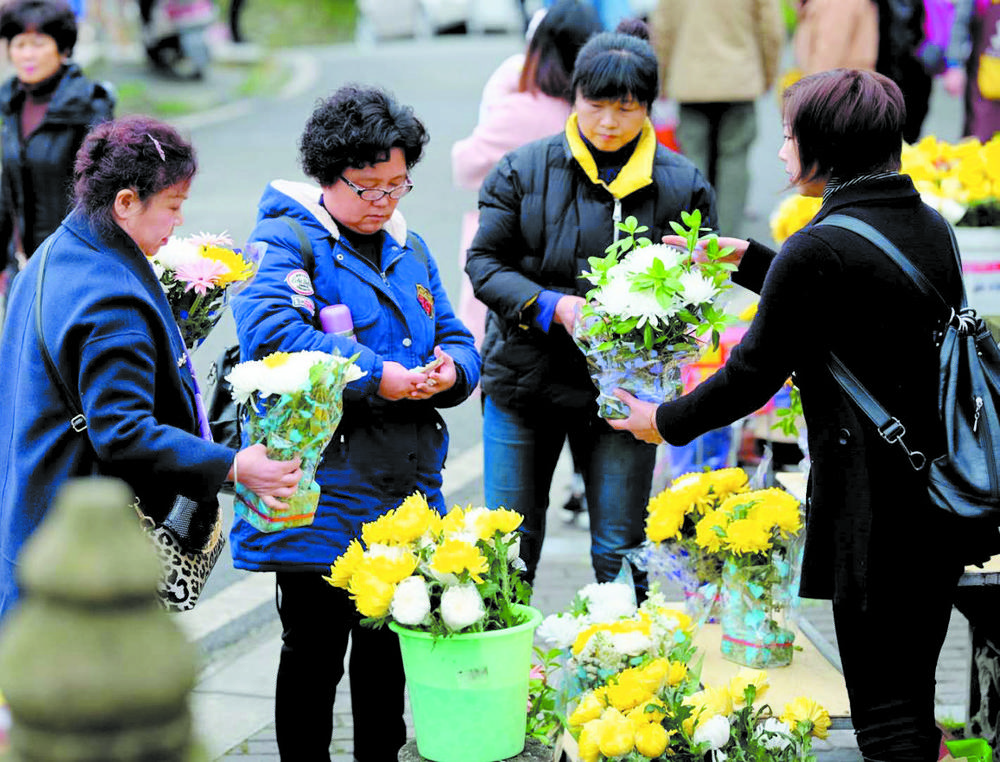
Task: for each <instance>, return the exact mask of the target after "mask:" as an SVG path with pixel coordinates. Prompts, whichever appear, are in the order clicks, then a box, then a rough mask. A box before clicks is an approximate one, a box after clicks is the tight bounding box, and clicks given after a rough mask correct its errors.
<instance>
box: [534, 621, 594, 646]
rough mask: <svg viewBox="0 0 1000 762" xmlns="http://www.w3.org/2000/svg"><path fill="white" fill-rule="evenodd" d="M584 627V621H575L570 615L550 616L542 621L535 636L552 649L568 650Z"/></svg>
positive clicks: (585, 622)
mask: <svg viewBox="0 0 1000 762" xmlns="http://www.w3.org/2000/svg"><path fill="white" fill-rule="evenodd" d="M586 625H587V620H586V619H577V618H576V617H575V616H572V615H571V614H550V615H549V616H547V617H545V619H543V620H542V623H541V624H540V625H539V627H538V631H537V633H536V634H537V635H538V638H539V639H540V640H541V641H542V642H544V643H550V644H551V645H552V646H553V647H554V648H569V647H570V646H571V645H573V641H575V640H576V636H577V635H579V634H580V630H581V629H583V628H584V627H585V626H586Z"/></svg>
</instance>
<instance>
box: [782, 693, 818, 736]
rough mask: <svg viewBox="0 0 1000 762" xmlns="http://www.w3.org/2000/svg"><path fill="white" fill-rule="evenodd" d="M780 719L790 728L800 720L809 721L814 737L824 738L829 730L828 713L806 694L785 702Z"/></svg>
mask: <svg viewBox="0 0 1000 762" xmlns="http://www.w3.org/2000/svg"><path fill="white" fill-rule="evenodd" d="M781 720H782V722H784V723H786V724H787V725H788V727H790V728H792V729H794V728H795V727H796V726H797V725H798V723H800V722H808V723H810V726H811V730H810V732H811V733H812V734H813V735H814V736H816V738H826V736H827V733H828V731H829V730H830V713H829V712H828V711H827V710H826V709H824V708H823V707H822V706H820V705H819V704H818V703H816V702H815V701H813V700H812V699H811V698H808V697H806V696H799V697H798V698H796V699H793V700H792V701H790V702H788V703H787V704H785V711H784V712H782V714H781Z"/></svg>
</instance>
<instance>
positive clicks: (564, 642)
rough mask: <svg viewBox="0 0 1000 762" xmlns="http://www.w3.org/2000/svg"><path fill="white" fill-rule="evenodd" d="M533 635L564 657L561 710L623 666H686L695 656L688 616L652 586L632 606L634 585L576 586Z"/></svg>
mask: <svg viewBox="0 0 1000 762" xmlns="http://www.w3.org/2000/svg"><path fill="white" fill-rule="evenodd" d="M536 634H537V636H538V639H539V640H540V641H541V642H542V643H545V644H546V645H549V646H551V647H553V648H557V649H559V650H561V651H562V652H563V654H564V659H563V663H562V670H563V672H562V693H563V695H562V697H561V698H562V701H563V703H564V705H565V706H569V705H572V704H573V703H574V702H575V700H576V699H577V698H578V697H579V696H580V695H581V694H582V693H583V692H584V691H587V690H591V689H592V688H594V687H596V686H598V685H601V684H603V683H604V681H605V680H607V679H608V678H609V677H610V676H611V675H614V674H616V673H618V672H620V671H621V670H623V669H625V668H626V667H635V666H637V665H640V664H644V663H647V662H649V661H652V660H654V659H659V658H669V659H670V660H672V661H675V662H678V663H683V664H686V663H687V661H688V660H689V659H690V658H691V656H692V655H693V653H694V646H693V645H692V637H693V635H694V627H693V623H692V620H691V618H690V617H689V616H688V615H687V614H685V613H684V612H683V611H681V610H679V609H677V608H676V607H675V606H673V605H670V604H668V603H667V602H666V600H665V598H664V597H663V594H662V593H660V592H659V591H658V590H656V589H655V586H654V588H653V590H652V591H651V592H650V594H649V596H648V597H647V598H646V600H645V601H643V603H642V605H640V606H636V603H635V592H634V588H633V586H632V585H631V584H628V583H623V582H617V581H616V582H600V583H592V584H590V585H587V586H585V587H583V588H581V589H580V590H579V592H578V593H577V594H576V597H575V598H574V599H573V603H572V605H571V606H570V608H569V610H568V611H565V612H561V613H558V614H552V615H550V616H547V617H546V618H545V619H544V620H542V624H541V626H540V627H539V628H538V632H537V633H536Z"/></svg>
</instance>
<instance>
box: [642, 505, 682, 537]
mask: <svg viewBox="0 0 1000 762" xmlns="http://www.w3.org/2000/svg"><path fill="white" fill-rule="evenodd" d="M661 494H662V493H661ZM658 497H659V496H657V497H654V498H653V499H652V500H650V501H649V506H648V510H649V514H648V515H647V516H646V537H647V539H649V541H650V542H663V541H664V540H669V539H672V538H674V537H677V536H678V535H679V534H680V531H681V527H682V526H684V516H685V515H686V511H685V510H684V508H683V506H680V505H678V504H677V503H676V502H674V503H670V502H669V501H658V500H657V498H658Z"/></svg>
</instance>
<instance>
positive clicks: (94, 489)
mask: <svg viewBox="0 0 1000 762" xmlns="http://www.w3.org/2000/svg"><path fill="white" fill-rule="evenodd" d="M131 503H132V493H131V491H130V489H129V488H128V487H127V486H126V485H125V484H124V482H121V481H118V480H116V479H103V478H90V479H76V480H72V481H70V482H68V483H67V484H66V486H65V487H63V489H62V490H60V492H59V493H58V495H57V496H56V500H55V502H54V504H53V506H52V508H51V509H50V511H49V514H48V516H47V517H46V519H45V520H44V521H43V522H42V525H41V526H40V527H39V528H38V530H37V531H36V532H35V534H34V535H33V536H32V538H31V539H30V540H29V542H28V543H27V544H26V545H25V548H24V550H23V553H22V555H21V559H20V569H19V580H20V584H21V587H22V599H21V602H20V604H19V605H18V606H17V608H15V609H14V610H13V611H11V612H10V613H9V615H8V616H7V617H6V619H5V621H4V626H3V628H2V629H0V685H2V686H3V692H4V695H5V697H6V699H7V701H8V703H9V704H10V710H11V716H12V718H13V724H12V727H11V733H10V744H11V746H10V751H11V755H10V756H11V758H12V759H16V760H17V761H18V762H36V761H37V762H42V761H43V760H44V762H98V760H100V762H147V761H148V762H152V761H153V760H156V761H157V762H174V761H175V760H176V761H177V762H193V761H194V760H196V759H201V756H200V754H199V753H198V752H196V751H195V750H194V748H193V742H192V733H191V715H190V710H189V707H188V695H189V693H190V691H191V689H192V687H193V686H194V681H195V675H196V657H195V653H194V649H193V647H192V646H191V645H190V644H189V643H188V642H187V641H186V640H185V638H184V635H183V634H182V632H181V630H180V629H179V628H178V627H177V626H176V625H175V624H174V623H173V622H172V621H171V620H170V618H169V616H168V615H167V614H166V613H165V612H164V611H162V610H161V609H160V608H159V604H158V603H157V601H156V599H155V595H156V594H155V586H156V579H157V575H158V574H159V562H158V561H157V560H156V558H155V556H154V554H153V551H152V548H151V547H150V545H149V542H148V541H147V539H146V538H145V537H144V536H143V534H142V532H141V530H140V529H139V527H138V522H137V519H136V516H135V513H134V511H133V510H132V509H131V507H130V506H131Z"/></svg>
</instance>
